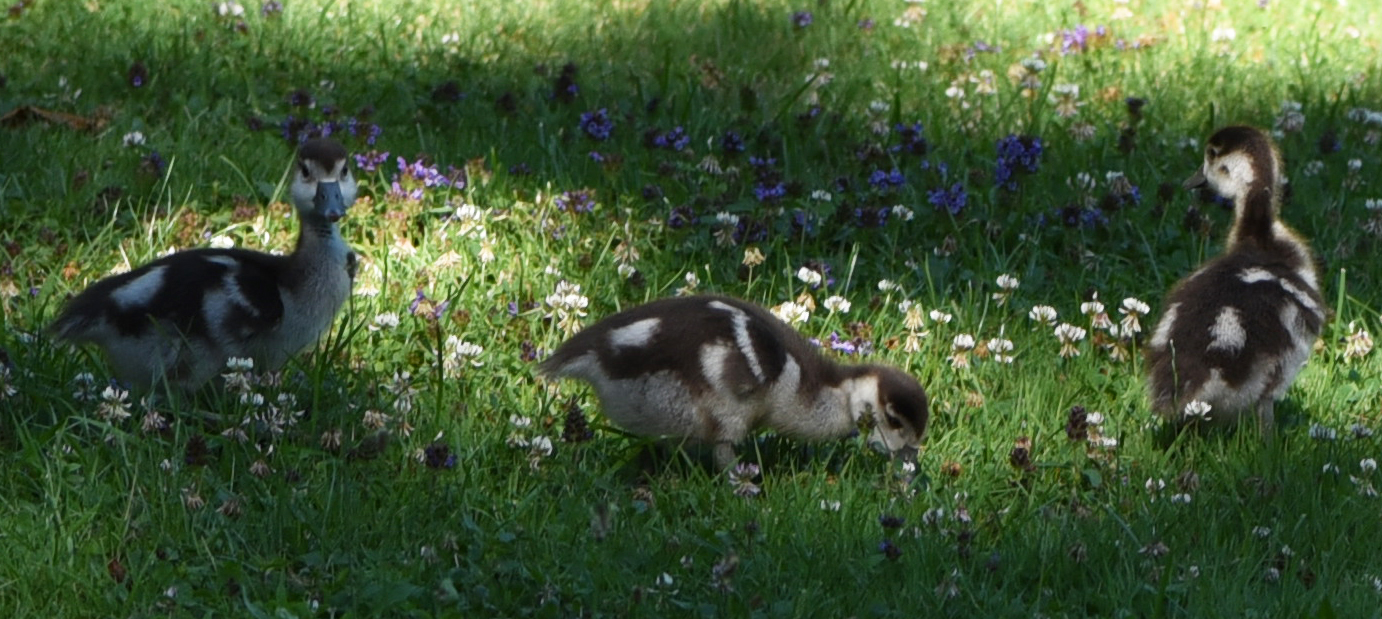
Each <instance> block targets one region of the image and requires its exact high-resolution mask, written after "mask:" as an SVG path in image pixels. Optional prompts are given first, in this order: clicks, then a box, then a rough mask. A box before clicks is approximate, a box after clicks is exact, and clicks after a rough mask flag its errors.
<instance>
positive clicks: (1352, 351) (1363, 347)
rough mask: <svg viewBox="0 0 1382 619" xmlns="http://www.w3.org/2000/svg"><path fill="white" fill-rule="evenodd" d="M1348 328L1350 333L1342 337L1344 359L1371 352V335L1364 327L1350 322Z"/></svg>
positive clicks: (1356, 357) (1358, 356) (1359, 356)
mask: <svg viewBox="0 0 1382 619" xmlns="http://www.w3.org/2000/svg"><path fill="white" fill-rule="evenodd" d="M1348 330H1349V331H1351V332H1352V333H1350V334H1349V335H1348V336H1346V337H1345V338H1344V358H1345V359H1358V358H1361V357H1363V356H1366V355H1367V354H1368V353H1370V352H1372V335H1371V334H1369V333H1368V332H1367V330H1366V329H1364V328H1362V327H1358V326H1355V324H1354V323H1353V322H1350V323H1348Z"/></svg>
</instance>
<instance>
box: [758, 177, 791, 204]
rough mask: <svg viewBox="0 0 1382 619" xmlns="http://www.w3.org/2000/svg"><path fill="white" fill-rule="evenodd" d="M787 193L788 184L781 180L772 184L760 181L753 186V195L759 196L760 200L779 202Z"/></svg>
mask: <svg viewBox="0 0 1382 619" xmlns="http://www.w3.org/2000/svg"><path fill="white" fill-rule="evenodd" d="M786 195H787V185H785V184H783V183H781V182H778V183H772V184H766V183H758V184H756V185H754V186H753V197H754V198H757V199H758V201H759V202H767V203H773V202H777V201H778V200H781V199H782V198H783V197H785V196H786Z"/></svg>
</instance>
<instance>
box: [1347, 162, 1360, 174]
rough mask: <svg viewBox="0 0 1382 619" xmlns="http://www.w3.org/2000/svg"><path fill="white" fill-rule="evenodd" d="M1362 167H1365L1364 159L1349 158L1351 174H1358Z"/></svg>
mask: <svg viewBox="0 0 1382 619" xmlns="http://www.w3.org/2000/svg"><path fill="white" fill-rule="evenodd" d="M1362 169H1363V160H1362V159H1349V160H1348V171H1349V173H1350V174H1357V173H1358V171H1359V170H1362Z"/></svg>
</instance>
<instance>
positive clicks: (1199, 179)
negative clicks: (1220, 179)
mask: <svg viewBox="0 0 1382 619" xmlns="http://www.w3.org/2000/svg"><path fill="white" fill-rule="evenodd" d="M1208 182H1209V181H1208V179H1206V178H1205V177H1204V170H1203V169H1200V170H1195V173H1194V174H1191V175H1190V178H1187V179H1185V182H1184V183H1182V184H1181V187H1184V188H1185V189H1196V188H1199V187H1204V186H1205V184H1207V183H1208Z"/></svg>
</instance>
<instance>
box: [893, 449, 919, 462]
mask: <svg viewBox="0 0 1382 619" xmlns="http://www.w3.org/2000/svg"><path fill="white" fill-rule="evenodd" d="M897 457H899V458H901V459H902V461H903V462H907V463H911V464H916V463H917V448H916V447H903V448H902V449H899V450H897Z"/></svg>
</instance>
